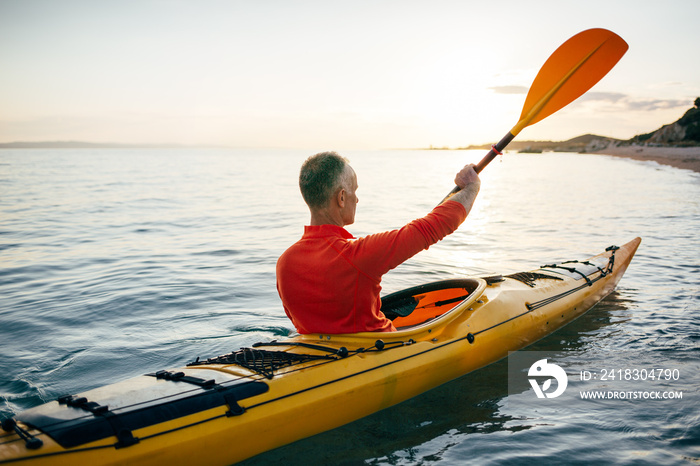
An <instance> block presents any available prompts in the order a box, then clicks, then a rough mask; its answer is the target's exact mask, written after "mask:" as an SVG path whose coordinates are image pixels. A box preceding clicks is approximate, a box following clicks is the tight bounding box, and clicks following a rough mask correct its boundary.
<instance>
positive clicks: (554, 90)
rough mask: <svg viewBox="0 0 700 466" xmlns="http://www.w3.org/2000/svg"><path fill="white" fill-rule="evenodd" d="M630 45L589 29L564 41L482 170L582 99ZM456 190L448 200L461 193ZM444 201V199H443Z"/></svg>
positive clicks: (481, 165)
mask: <svg viewBox="0 0 700 466" xmlns="http://www.w3.org/2000/svg"><path fill="white" fill-rule="evenodd" d="M628 48H629V46H628V45H627V42H625V41H624V40H623V39H622V38H621V37H620V36H618V35H617V34H615V33H614V32H611V31H608V30H607V29H588V30H586V31H583V32H579V33H578V34H576V35H575V36H573V37H572V38H571V39H569V40H567V41H566V42H564V43H563V44H562V45H561V46H560V47H559V48H558V49H557V50H555V51H554V53H553V54H552V55H551V56H550V57H549V58H548V59H547V61H546V62H545V64H544V65H542V68H541V69H540V71H539V73H537V76H536V77H535V80H534V81H533V82H532V86H530V91H529V92H528V93H527V98H526V99H525V104H524V105H523V111H522V113H521V114H520V120H519V121H518V123H517V124H516V125H515V126H513V129H511V130H510V131H509V132H508V134H506V135H505V136H504V137H503V139H501V140H500V141H499V142H498V144H494V145H493V146H491V150H490V151H489V152H488V154H486V156H484V158H483V159H481V161H480V162H479V163H478V164H477V165H476V168H475V170H476V172H477V173H481V171H482V170H483V169H484V168H485V167H486V165H488V164H489V163H490V162H491V161H492V160H493V159H494V158H496V156H497V155H498V154H500V153H501V152H503V150H504V149H505V148H506V146H507V145H508V144H509V143H510V141H512V140H513V138H515V136H517V135H518V133H520V131H522V130H523V128H525V127H527V126H530V125H532V124H534V123H537V122H538V121H540V120H542V119H544V118H546V117H548V116H549V115H551V114H552V113H554V112H556V111H557V110H560V109H562V108H564V107H566V106H567V105H569V104H570V103H571V102H573V101H574V100H576V99H577V98H579V97H580V96H581V95H583V94H584V93H585V92H586V91H588V90H589V89H590V88H591V87H593V86H594V85H595V84H596V83H597V82H598V81H600V80H601V79H602V78H603V76H605V75H606V74H608V71H610V70H611V69H612V68H613V66H615V64H616V63H617V62H618V61H619V60H620V58H622V56H623V55H624V54H625V52H627V49H628ZM459 190H460V188H459V187H455V188H454V189H453V190H452V191H451V192H450V194H448V195H447V197H446V198H445V199H447V198H448V197H450V196H451V195H452V194H454V193H456V192H458V191H459ZM443 201H444V199H443Z"/></svg>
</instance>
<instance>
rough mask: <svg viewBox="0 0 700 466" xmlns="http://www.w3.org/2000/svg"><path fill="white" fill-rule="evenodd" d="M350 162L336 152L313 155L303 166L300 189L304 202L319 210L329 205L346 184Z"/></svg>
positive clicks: (300, 175) (300, 174)
mask: <svg viewBox="0 0 700 466" xmlns="http://www.w3.org/2000/svg"><path fill="white" fill-rule="evenodd" d="M347 164H348V160H347V159H346V158H345V157H341V156H340V155H338V154H337V153H335V152H321V153H319V154H316V155H312V156H311V157H309V158H308V159H306V161H305V162H304V164H303V165H302V166H301V171H300V172H299V189H300V190H301V195H302V197H303V198H304V202H306V204H307V205H308V206H309V207H310V208H312V209H319V208H323V207H325V206H327V205H328V202H329V201H330V199H331V197H332V196H333V195H334V194H335V193H336V192H337V191H338V189H340V188H341V187H343V185H344V183H345V181H346V180H345V177H344V174H345V167H346V166H347Z"/></svg>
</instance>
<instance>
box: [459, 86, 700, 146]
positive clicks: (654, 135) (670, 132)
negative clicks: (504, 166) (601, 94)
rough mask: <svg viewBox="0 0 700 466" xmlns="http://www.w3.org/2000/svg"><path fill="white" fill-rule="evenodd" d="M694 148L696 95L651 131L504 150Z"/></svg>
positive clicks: (698, 135) (699, 127)
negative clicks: (691, 102) (675, 116)
mask: <svg viewBox="0 0 700 466" xmlns="http://www.w3.org/2000/svg"><path fill="white" fill-rule="evenodd" d="M631 145H635V146H650V147H697V146H700V97H698V98H697V99H695V106H694V107H693V108H691V109H689V110H688V111H687V112H685V114H684V115H683V116H682V117H681V118H679V119H678V120H677V121H675V122H673V123H670V124H668V125H664V126H662V127H661V128H659V129H657V130H655V131H652V132H651V133H646V134H639V135H637V136H634V137H633V138H631V139H627V140H623V139H614V138H609V137H605V136H597V135H595V134H586V135H583V136H578V137H575V138H573V139H569V140H567V141H513V142H511V143H510V144H509V145H508V149H514V150H517V151H519V152H543V151H553V152H598V151H602V150H604V149H607V148H611V147H623V146H631ZM490 148H491V145H490V144H483V145H478V146H468V147H462V148H460V149H485V150H488V149H490Z"/></svg>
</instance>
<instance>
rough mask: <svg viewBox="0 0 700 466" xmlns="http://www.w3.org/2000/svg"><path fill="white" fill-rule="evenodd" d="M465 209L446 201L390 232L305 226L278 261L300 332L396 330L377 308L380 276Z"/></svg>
mask: <svg viewBox="0 0 700 466" xmlns="http://www.w3.org/2000/svg"><path fill="white" fill-rule="evenodd" d="M466 217H467V213H466V210H465V209H464V206H463V205H462V204H460V203H459V202H455V201H447V202H444V203H443V204H441V205H439V206H438V207H436V208H435V209H433V211H432V212H430V213H429V214H428V215H426V216H425V217H423V218H420V219H417V220H414V221H412V222H411V223H409V224H408V225H406V226H404V227H402V228H400V229H398V230H393V231H387V232H384V233H377V234H374V235H369V236H365V237H362V238H360V239H354V238H353V236H352V235H351V234H350V233H348V232H347V230H345V229H344V228H342V227H339V226H336V225H320V226H306V227H304V235H303V236H302V238H301V239H300V240H299V241H298V242H296V243H295V244H293V245H292V246H291V247H290V248H289V249H287V250H286V251H285V252H284V253H283V254H282V256H280V258H279V260H278V261H277V291H278V292H279V295H280V298H282V304H283V305H284V310H285V312H286V313H287V315H288V316H289V318H290V319H292V322H293V323H294V326H295V327H296V329H297V331H298V332H299V333H330V334H334V333H355V332H371V331H384V332H388V331H393V330H395V328H394V326H393V325H392V323H391V321H390V320H389V319H387V318H386V317H385V316H384V314H383V313H382V312H381V310H380V308H381V299H380V297H379V293H380V291H381V289H382V288H381V286H380V283H381V278H382V275H384V274H385V273H387V272H388V271H389V270H391V269H393V268H394V267H396V266H398V265H399V264H401V263H402V262H404V261H405V260H407V259H409V258H410V257H412V256H414V255H415V254H417V253H418V252H420V251H422V250H423V249H427V248H428V247H429V246H430V245H431V244H435V243H437V242H438V241H440V240H441V239H442V238H444V237H445V236H447V235H449V234H450V233H452V232H453V231H455V230H456V229H457V228H458V227H459V225H460V224H461V223H462V222H463V221H464V220H465V219H466Z"/></svg>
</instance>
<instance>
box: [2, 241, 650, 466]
mask: <svg viewBox="0 0 700 466" xmlns="http://www.w3.org/2000/svg"><path fill="white" fill-rule="evenodd" d="M640 242H641V239H639V238H636V239H634V240H632V241H630V242H629V243H627V244H625V245H624V246H621V247H614V246H611V247H609V248H607V249H606V250H605V252H603V253H601V254H599V255H597V256H594V257H591V258H589V259H587V260H584V261H570V262H565V263H561V264H551V265H546V266H543V267H541V268H540V269H537V270H533V271H529V272H522V273H517V274H512V275H509V276H494V277H486V278H464V279H454V280H446V281H441V282H435V283H429V284H425V285H420V286H416V287H414V288H410V289H408V290H404V291H400V292H397V293H394V294H391V295H388V296H386V297H384V298H383V304H382V309H383V310H384V312H385V314H386V315H387V316H388V317H390V318H392V319H393V322H394V325H395V326H396V327H397V329H398V331H396V332H392V333H359V334H348V335H319V334H313V335H298V336H295V337H291V338H289V339H285V340H283V341H273V342H268V343H259V344H256V345H253V347H252V348H242V349H241V350H239V351H236V352H234V353H230V354H226V355H222V356H218V357H214V358H211V359H207V360H199V359H198V360H197V361H194V362H192V363H190V364H188V365H187V366H186V367H183V368H177V369H168V370H162V371H158V372H155V373H152V374H146V375H143V376H140V377H136V378H134V379H130V380H126V381H124V382H120V383H117V384H114V385H109V386H105V387H102V388H98V389H95V390H90V391H88V392H85V393H81V394H77V395H67V396H62V397H60V398H59V399H58V400H56V401H52V402H49V403H46V404H44V405H41V406H37V407H35V408H31V409H28V410H26V411H24V412H22V413H20V414H18V415H16V416H15V417H14V418H12V419H6V420H4V421H3V422H2V431H0V464H4V463H13V464H14V463H19V464H31V465H35V464H36V465H40V464H70V465H99V464H115V465H116V464H129V465H162V464H169V465H178V464H188V465H190V464H207V465H219V464H220V465H228V464H232V463H235V462H237V461H241V460H244V459H246V458H249V457H251V456H254V455H257V454H259V453H262V452H264V451H267V450H271V449H273V448H276V447H279V446H282V445H285V444H287V443H290V442H293V441H296V440H299V439H302V438H305V437H309V436H311V435H314V434H317V433H320V432H323V431H326V430H329V429H333V428H335V427H338V426H341V425H343V424H346V423H348V422H351V421H354V420H356V419H359V418H361V417H363V416H367V415H369V414H372V413H374V412H376V411H378V410H381V409H384V408H387V407H389V406H392V405H395V404H397V403H400V402H401V401H404V400H406V399H409V398H411V397H414V396H416V395H418V394H420V393H423V392H425V391H426V390H429V389H431V388H433V387H436V386H438V385H440V384H443V383H445V382H448V381H450V380H453V379H455V378H457V377H460V376H462V375H464V374H467V373H469V372H471V371H473V370H476V369H479V368H481V367H483V366H486V365H488V364H491V363H493V362H495V361H498V360H499V359H502V358H504V357H506V356H507V355H508V352H509V351H517V350H519V349H522V348H524V347H526V346H528V345H530V344H531V343H533V342H535V341H537V340H539V339H540V338H542V337H544V336H546V335H548V334H550V333H552V332H554V331H555V330H557V329H559V328H561V327H562V326H563V325H566V324H567V323H569V322H571V321H572V320H574V319H576V318H577V317H579V316H581V315H582V314H583V313H585V312H586V311H588V310H589V309H590V308H591V307H593V306H594V305H595V304H596V303H598V302H599V301H600V300H601V299H603V298H605V297H606V296H607V295H608V294H609V293H610V292H611V291H612V290H613V289H614V288H615V286H616V285H617V283H618V282H619V280H620V278H622V275H623V274H624V272H625V270H626V269H627V266H628V265H629V263H630V261H631V260H632V257H633V256H634V253H635V251H636V250H637V247H638V246H639V244H640Z"/></svg>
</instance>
